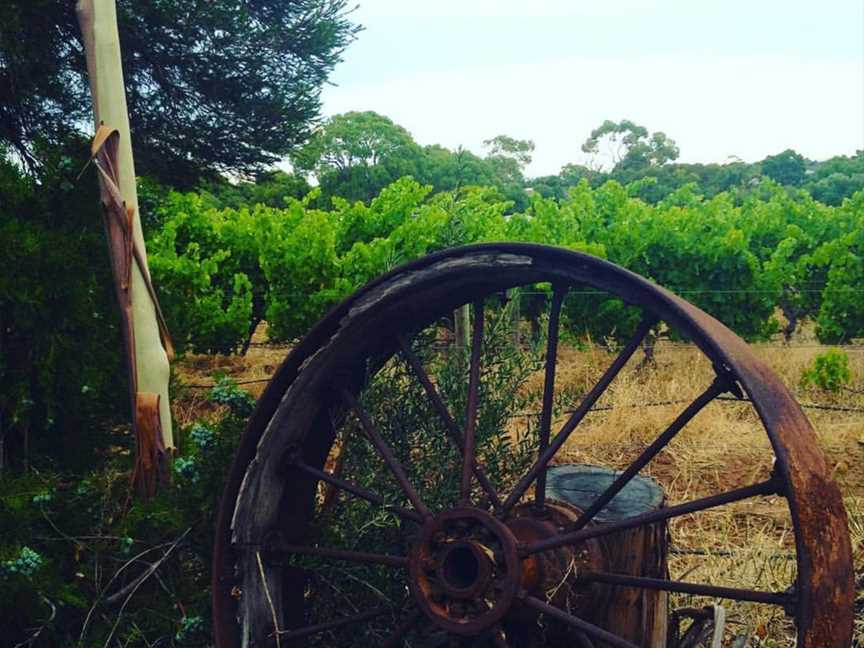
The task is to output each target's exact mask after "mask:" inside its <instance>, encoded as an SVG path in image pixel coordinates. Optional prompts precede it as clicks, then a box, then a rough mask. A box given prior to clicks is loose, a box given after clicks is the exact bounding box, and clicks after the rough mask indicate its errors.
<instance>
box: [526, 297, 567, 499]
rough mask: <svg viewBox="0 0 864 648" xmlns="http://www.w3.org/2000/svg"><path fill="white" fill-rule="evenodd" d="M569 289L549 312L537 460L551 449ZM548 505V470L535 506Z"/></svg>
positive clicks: (536, 490) (537, 489)
mask: <svg viewBox="0 0 864 648" xmlns="http://www.w3.org/2000/svg"><path fill="white" fill-rule="evenodd" d="M566 294H567V288H566V287H562V286H557V287H556V288H555V291H554V292H553V293H552V305H551V307H550V310H549V332H548V334H547V337H546V368H545V375H544V381H543V407H542V409H541V411H540V432H539V435H540V436H539V442H538V446H537V458H538V460H539V459H540V457H542V456H543V453H544V452H545V451H546V448H548V447H549V434H550V430H551V427H552V405H553V400H554V398H555V367H556V365H557V364H558V334H559V328H560V325H559V324H560V320H561V306H562V305H563V304H564V297H565V296H566ZM545 503H546V469H545V468H544V469H543V470H541V471H540V474H538V475H537V483H536V484H535V486H534V504H535V506H537V507H538V508H542V507H543V506H544V504H545Z"/></svg>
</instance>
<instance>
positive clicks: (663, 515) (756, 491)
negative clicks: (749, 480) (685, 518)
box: [520, 477, 782, 556]
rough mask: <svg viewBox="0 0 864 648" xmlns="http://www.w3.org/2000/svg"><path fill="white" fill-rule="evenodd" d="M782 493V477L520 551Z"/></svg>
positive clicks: (569, 533)
mask: <svg viewBox="0 0 864 648" xmlns="http://www.w3.org/2000/svg"><path fill="white" fill-rule="evenodd" d="M781 490H782V483H781V482H780V479H779V478H778V477H772V478H771V479H768V480H767V481H763V482H759V483H758V484H753V485H751V486H745V487H743V488H737V489H735V490H731V491H727V492H725V493H720V494H718V495H710V496H708V497H703V498H700V499H696V500H693V501H690V502H685V503H684V504H676V505H675V506H667V507H665V508H661V509H656V510H654V511H649V512H648V513H643V514H641V515H635V516H633V517H629V518H625V519H623V520H619V521H617V522H608V523H606V524H598V525H597V526H590V527H587V528H584V529H579V530H576V531H566V530H565V533H563V534H561V535H558V536H554V537H552V538H549V539H547V540H541V541H539V542H534V543H532V544H529V545H526V546H525V547H524V549H523V550H522V551H521V552H520V554H521V555H522V556H528V555H531V554H535V553H539V552H541V551H547V550H549V549H556V548H558V547H563V546H566V545H573V544H576V543H578V542H584V541H585V540H590V539H591V538H600V537H602V536H606V535H610V534H612V533H618V532H620V531H626V530H628V529H635V528H637V527H641V526H645V525H646V524H654V523H657V522H662V521H663V520H669V519H671V518H674V517H678V516H681V515H687V514H690V513H696V512H698V511H704V510H706V509H709V508H714V507H716V506H723V505H724V504H731V503H732V502H739V501H741V500H745V499H749V498H751V497H757V496H759V495H773V494H776V493H778V492H781Z"/></svg>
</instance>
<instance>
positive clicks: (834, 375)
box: [801, 349, 852, 394]
mask: <svg viewBox="0 0 864 648" xmlns="http://www.w3.org/2000/svg"><path fill="white" fill-rule="evenodd" d="M850 382H852V373H851V372H850V371H849V356H848V355H847V354H846V353H844V352H843V351H841V350H840V349H828V351H826V352H825V353H822V354H819V355H818V356H816V359H815V360H814V361H813V364H812V365H811V366H810V367H809V368H808V369H806V370H805V371H804V374H803V375H802V376H801V385H802V386H803V387H808V386H810V385H815V386H816V387H818V388H819V389H822V390H824V391H827V392H831V393H835V394H836V393H837V392H839V391H840V390H841V389H842V388H843V387H845V386H847V385H848V384H849V383H850Z"/></svg>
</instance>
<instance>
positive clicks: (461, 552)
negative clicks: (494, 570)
mask: <svg viewBox="0 0 864 648" xmlns="http://www.w3.org/2000/svg"><path fill="white" fill-rule="evenodd" d="M441 577H442V578H443V579H444V581H445V582H446V583H447V584H448V585H449V586H450V587H452V588H453V589H457V590H464V589H468V588H469V587H472V586H473V585H474V584H475V583H476V582H477V579H478V578H479V577H480V561H479V559H478V556H477V553H476V552H475V550H474V548H473V547H471V546H470V545H467V544H459V545H455V546H454V547H453V548H452V549H450V550H449V551H448V552H447V555H446V556H445V557H444V563H443V565H442V568H441Z"/></svg>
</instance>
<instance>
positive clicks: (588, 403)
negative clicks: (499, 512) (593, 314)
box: [504, 317, 656, 511]
mask: <svg viewBox="0 0 864 648" xmlns="http://www.w3.org/2000/svg"><path fill="white" fill-rule="evenodd" d="M655 322H656V320H655V319H654V318H653V317H646V318H645V319H643V320H642V323H641V324H640V325H639V328H638V329H637V330H636V333H635V334H634V335H633V337H632V338H630V340H629V341H628V342H627V344H626V346H625V347H624V348H623V349H622V350H621V353H619V354H618V356H617V357H616V358H615V360H614V361H613V362H612V364H611V365H610V366H609V368H608V369H606V371H605V372H604V374H603V375H602V376H601V377H600V380H599V381H597V384H596V385H594V387H593V388H592V389H591V391H590V392H588V394H586V396H585V398H583V399H582V402H581V403H580V404H579V407H577V408H576V409H575V410H574V411H573V414H571V416H570V418H569V419H568V420H567V422H566V423H565V424H564V426H563V427H562V428H561V430H560V431H559V432H558V434H556V435H555V438H554V439H553V440H552V443H551V444H550V445H549V447H548V448H546V451H545V452H544V453H543V454H542V455H541V456H540V458H539V459H538V460H537V461H536V462H534V465H533V466H531V468H530V469H529V470H528V472H527V473H525V475H524V476H523V477H522V479H521V480H519V483H518V484H517V485H516V487H515V488H514V489H513V492H511V493H510V495H509V496H508V497H507V499H506V500H505V501H504V510H505V511H507V510H509V509H510V508H512V507H513V505H514V504H516V502H518V501H519V500H520V499H521V498H522V496H523V495H524V494H525V491H526V490H528V488H529V487H530V486H531V484H532V483H533V482H534V480H535V479H537V477H538V476H539V474H540V473H541V472H545V471H546V468H547V466H548V465H549V462H550V461H551V460H552V458H553V457H554V456H555V453H557V452H558V450H559V449H560V448H561V446H562V445H564V443H565V442H566V441H567V439H568V438H569V437H570V434H571V433H572V432H573V430H575V429H576V427H577V426H578V425H579V423H581V422H582V419H583V418H585V416H586V415H587V414H588V412H589V411H590V410H591V408H592V407H593V406H594V404H595V403H596V402H597V401H598V400H599V398H600V396H602V395H603V392H604V391H606V388H607V387H609V385H610V384H611V383H612V381H613V380H614V379H615V376H617V375H618V373H619V372H620V371H621V369H623V368H624V365H625V364H627V361H628V360H629V359H630V357H631V356H632V355H633V354H634V353H635V352H636V350H637V349H638V348H639V345H640V344H641V343H642V340H643V339H644V338H645V336H646V335H648V332H649V331H650V330H651V327H652V326H654V324H655Z"/></svg>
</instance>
